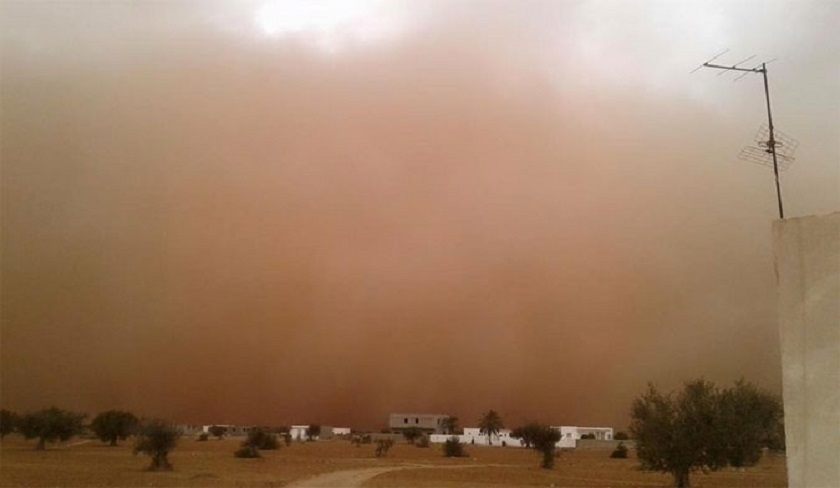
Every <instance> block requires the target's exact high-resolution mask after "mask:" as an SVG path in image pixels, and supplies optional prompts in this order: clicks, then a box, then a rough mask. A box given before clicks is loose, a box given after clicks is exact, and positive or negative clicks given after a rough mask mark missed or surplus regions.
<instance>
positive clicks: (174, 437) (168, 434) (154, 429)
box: [134, 420, 181, 471]
mask: <svg viewBox="0 0 840 488" xmlns="http://www.w3.org/2000/svg"><path fill="white" fill-rule="evenodd" d="M180 437H181V432H180V431H179V430H178V429H176V428H175V427H174V426H173V425H170V424H169V423H167V422H164V421H163V420H150V421H147V422H145V423H144V424H143V425H142V426H141V427H140V429H139V431H138V432H137V440H136V441H135V443H134V454H137V453H141V452H142V453H143V454H146V455H148V456H149V457H151V458H152V464H151V465H150V466H149V471H161V470H164V471H170V470H171V469H172V464H170V463H169V459H168V456H169V451H170V450H172V449H173V448H175V445H176V444H177V443H178V439H179V438H180Z"/></svg>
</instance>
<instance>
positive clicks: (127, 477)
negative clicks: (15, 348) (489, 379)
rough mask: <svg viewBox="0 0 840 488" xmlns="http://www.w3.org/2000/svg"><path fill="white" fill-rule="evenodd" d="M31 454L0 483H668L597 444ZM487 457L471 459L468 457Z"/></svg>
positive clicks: (194, 447) (779, 472)
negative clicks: (354, 473) (166, 467)
mask: <svg viewBox="0 0 840 488" xmlns="http://www.w3.org/2000/svg"><path fill="white" fill-rule="evenodd" d="M78 442H79V441H78V440H75V441H70V442H69V443H66V444H64V445H63V446H53V448H51V449H49V450H47V451H43V452H38V451H35V450H33V447H34V442H26V441H24V440H23V439H21V438H20V437H18V436H10V437H7V438H6V439H4V440H3V441H2V443H0V446H2V447H1V448H0V486H4V487H11V486H31V487H39V486H67V487H123V486H125V487H128V486H130V487H135V486H144V487H146V486H160V487H165V486H178V487H180V486H184V487H193V486H196V487H197V486H212V487H273V486H283V485H285V484H287V483H289V482H291V481H293V480H299V479H303V478H307V477H310V476H313V475H316V474H321V473H327V472H332V471H340V470H348V469H359V468H368V467H376V466H418V465H422V466H430V467H426V468H413V467H409V469H405V470H401V471H395V472H390V473H385V474H382V475H380V476H377V477H376V478H374V479H372V480H370V481H368V482H367V483H365V486H369V487H403V486H404V487H455V486H458V487H479V486H480V487H498V486H555V487H566V486H575V487H581V486H586V487H590V486H591V487H601V486H614V487H632V486H640V487H642V486H643V487H652V486H661V487H666V486H669V484H670V479H669V478H668V477H667V476H665V475H661V474H656V473H645V472H641V471H639V470H638V469H637V468H636V466H637V463H636V462H635V460H632V459H628V460H615V459H609V453H608V452H604V451H567V452H564V453H563V454H562V455H561V456H560V457H559V458H558V459H557V466H556V467H555V469H554V470H552V471H545V470H541V469H539V468H538V464H539V456H538V455H537V454H536V453H535V452H534V451H528V450H524V449H515V448H488V447H476V446H468V453H469V455H470V457H467V458H460V459H451V458H444V457H442V455H441V448H440V446H435V445H433V446H432V447H430V448H428V449H423V448H418V447H414V446H410V445H406V444H397V445H395V446H394V447H393V449H391V451H390V452H389V454H388V457H387V458H384V459H377V458H375V457H374V455H373V451H374V448H375V446H374V445H364V446H361V447H354V446H353V445H351V444H350V443H349V442H347V441H329V442H314V443H294V444H292V446H291V447H288V448H287V447H282V448H281V449H280V450H278V451H263V457H262V458H259V459H236V458H234V457H233V451H234V450H235V449H236V448H237V447H238V446H239V442H240V441H239V440H238V439H224V440H221V441H216V440H209V441H207V442H195V441H194V440H193V439H191V438H184V439H182V440H181V442H180V443H179V445H178V448H177V449H176V450H175V451H173V452H172V454H171V455H170V460H171V461H172V463H173V465H174V466H175V470H174V471H172V472H162V473H152V472H147V471H145V468H146V466H148V464H149V459H148V458H147V457H145V456H142V455H141V456H134V455H132V453H131V448H130V443H123V444H122V445H121V446H119V447H116V448H112V447H108V446H105V445H103V444H100V443H99V442H97V441H91V442H86V443H83V444H76V443H78ZM475 464H481V465H490V466H483V467H469V465H475ZM692 481H693V486H694V487H695V488H705V487H766V488H770V487H783V486H786V474H785V462H784V458H783V457H777V456H769V457H767V458H766V459H764V460H763V461H762V462H761V463H760V464H759V465H758V466H756V467H754V468H749V469H747V470H743V471H733V470H727V471H721V472H717V473H712V474H709V475H704V474H696V475H694V476H693V477H692Z"/></svg>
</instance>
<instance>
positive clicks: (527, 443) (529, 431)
mask: <svg viewBox="0 0 840 488" xmlns="http://www.w3.org/2000/svg"><path fill="white" fill-rule="evenodd" d="M541 427H542V426H541V425H540V424H538V423H536V422H529V423H527V424H525V425H523V426H521V427H517V428H515V429H513V431H512V432H511V433H510V435H511V437H515V438H517V439H519V440H520V441H522V445H523V446H524V447H525V448H527V449H530V448H532V447H534V442H535V441H536V438H537V435H538V434H539V431H540V428H541Z"/></svg>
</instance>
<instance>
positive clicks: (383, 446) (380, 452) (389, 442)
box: [374, 439, 394, 457]
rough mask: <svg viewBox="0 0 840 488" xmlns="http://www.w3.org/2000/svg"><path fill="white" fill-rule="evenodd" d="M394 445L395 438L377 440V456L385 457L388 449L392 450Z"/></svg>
mask: <svg viewBox="0 0 840 488" xmlns="http://www.w3.org/2000/svg"><path fill="white" fill-rule="evenodd" d="M393 446H394V440H393V439H379V440H378V441H376V451H375V452H374V455H376V457H385V456H387V455H388V451H390V450H391V448H392V447H393Z"/></svg>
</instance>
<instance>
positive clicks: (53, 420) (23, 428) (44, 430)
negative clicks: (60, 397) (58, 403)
mask: <svg viewBox="0 0 840 488" xmlns="http://www.w3.org/2000/svg"><path fill="white" fill-rule="evenodd" d="M85 417H86V415H85V414H83V413H76V412H70V411H68V410H62V409H60V408H55V407H52V408H47V409H45V410H39V411H37V412H32V413H27V414H26V415H24V416H23V417H21V418H20V420H19V421H18V423H17V429H18V431H19V432H20V433H21V434H23V436H24V437H25V438H27V439H35V438H37V439H38V444H37V445H36V446H35V449H37V450H39V451H40V450H43V449H44V448H45V447H46V443H47V442H55V441H66V440H68V439H70V438H71V437H73V436H75V435H79V434H81V433H82V432H83V431H84V427H83V425H82V421H84V419H85Z"/></svg>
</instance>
